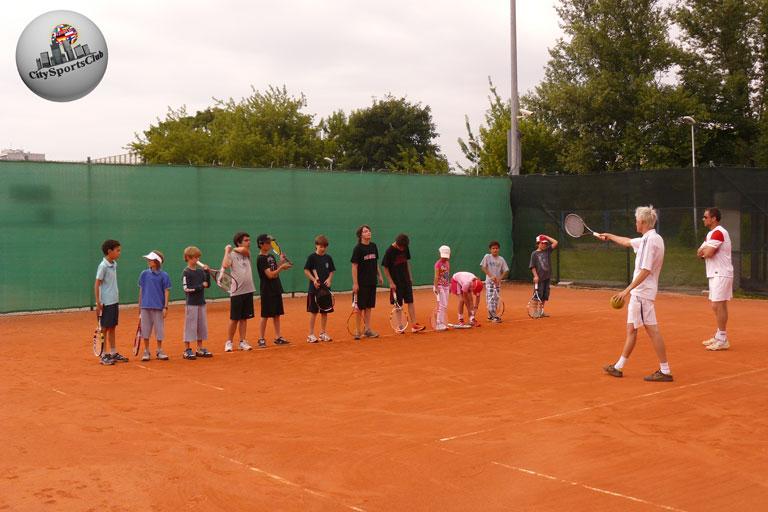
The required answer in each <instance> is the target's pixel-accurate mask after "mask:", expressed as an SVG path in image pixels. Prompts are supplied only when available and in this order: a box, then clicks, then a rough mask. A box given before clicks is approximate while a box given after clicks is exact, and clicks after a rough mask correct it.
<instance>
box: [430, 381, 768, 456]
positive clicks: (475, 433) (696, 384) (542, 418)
mask: <svg viewBox="0 0 768 512" xmlns="http://www.w3.org/2000/svg"><path fill="white" fill-rule="evenodd" d="M766 370H768V368H757V369H754V370H749V371H746V372H741V373H737V374H735V375H726V376H724V377H716V378H714V379H708V380H704V381H701V382H693V383H691V384H683V385H682V386H675V387H670V388H667V389H662V390H659V391H653V392H651V393H643V394H642V395H637V396H633V397H629V398H622V399H621V400H614V401H612V402H604V403H602V404H597V405H591V406H589V407H581V408H579V409H572V410H570V411H563V412H560V413H557V414H550V415H548V416H542V417H540V418H534V419H532V420H527V421H521V422H517V423H514V425H527V424H529V423H536V422H538V421H545V420H551V419H554V418H561V417H563V416H569V415H571V414H578V413H581V412H586V411H592V410H594V409H601V408H603V407H610V406H612V405H616V404H620V403H623V402H630V401H632V400H637V399H639V398H647V397H651V396H656V395H662V394H664V393H671V392H674V391H680V390H683V389H687V388H693V387H697V386H704V385H707V384H712V383H713V382H719V381H721V380H729V379H735V378H738V377H743V376H745V375H751V374H753V373H760V372H764V371H766ZM502 427H503V425H502V426H497V427H491V428H486V429H482V430H475V431H474V432H466V433H464V434H457V435H455V436H448V437H441V438H440V439H438V442H441V443H445V442H447V441H453V440H454V439H461V438H464V437H472V436H476V435H478V434H485V433H486V432H492V431H494V430H499V429H501V428H502Z"/></svg>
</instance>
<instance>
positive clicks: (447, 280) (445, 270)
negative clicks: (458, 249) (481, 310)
mask: <svg viewBox="0 0 768 512" xmlns="http://www.w3.org/2000/svg"><path fill="white" fill-rule="evenodd" d="M438 253H439V254H440V259H438V260H437V262H435V279H434V281H433V283H432V291H433V292H435V297H436V299H437V320H436V322H435V330H436V331H444V330H446V329H448V325H447V324H448V322H446V321H445V312H446V311H447V309H448V296H449V294H450V290H451V248H450V247H448V246H447V245H441V246H440V249H438Z"/></svg>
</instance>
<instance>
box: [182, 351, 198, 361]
mask: <svg viewBox="0 0 768 512" xmlns="http://www.w3.org/2000/svg"><path fill="white" fill-rule="evenodd" d="M183 357H184V359H197V356H196V355H195V353H194V352H192V349H191V348H188V349H186V350H184V356H183Z"/></svg>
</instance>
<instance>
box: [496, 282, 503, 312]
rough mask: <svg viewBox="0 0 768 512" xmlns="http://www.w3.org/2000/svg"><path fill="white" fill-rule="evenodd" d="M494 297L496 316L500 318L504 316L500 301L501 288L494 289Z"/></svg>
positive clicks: (501, 301)
mask: <svg viewBox="0 0 768 512" xmlns="http://www.w3.org/2000/svg"><path fill="white" fill-rule="evenodd" d="M494 295H495V296H496V316H497V317H499V318H501V317H502V316H504V301H503V300H501V286H499V287H498V288H496V291H495V292H494Z"/></svg>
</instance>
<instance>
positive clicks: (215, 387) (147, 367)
mask: <svg viewBox="0 0 768 512" xmlns="http://www.w3.org/2000/svg"><path fill="white" fill-rule="evenodd" d="M136 366H137V367H139V368H141V369H143V370H147V371H149V372H158V373H159V370H157V369H156V368H150V367H149V366H144V365H143V364H138V363H137V364H136ZM163 375H168V376H170V377H176V378H177V379H180V380H186V381H189V382H191V383H193V384H197V385H198V386H205V387H206V388H211V389H215V390H216V391H225V389H224V388H220V387H219V386H214V385H213V384H206V383H205V382H200V381H199V380H194V379H187V378H185V377H182V376H180V375H175V374H172V373H169V374H163Z"/></svg>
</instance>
